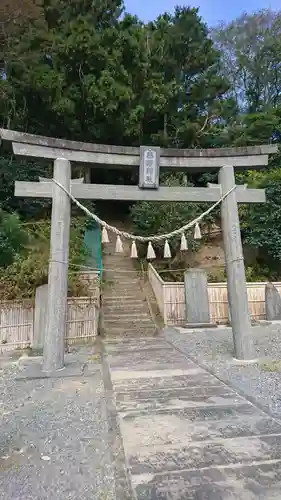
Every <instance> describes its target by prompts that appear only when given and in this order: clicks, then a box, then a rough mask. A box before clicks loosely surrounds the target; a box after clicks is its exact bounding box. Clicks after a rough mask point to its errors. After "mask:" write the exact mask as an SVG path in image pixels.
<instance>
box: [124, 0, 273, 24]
mask: <svg viewBox="0 0 281 500" xmlns="http://www.w3.org/2000/svg"><path fill="white" fill-rule="evenodd" d="M177 4H179V5H184V4H185V5H191V6H192V7H199V8H200V15H201V16H202V17H203V19H204V20H205V21H206V22H207V23H208V24H209V26H214V25H216V24H217V23H218V22H219V21H231V20H232V19H235V18H236V17H238V16H239V15H240V14H241V13H242V12H243V11H245V10H246V11H247V12H253V11H255V10H259V9H265V8H271V9H273V10H277V9H278V7H279V9H280V8H281V2H280V0H246V1H245V0H194V1H193V2H190V3H189V2H185V1H184V0H183V1H181V0H178V1H176V0H125V5H126V9H127V11H128V12H130V14H137V15H138V17H140V18H141V19H142V20H143V21H148V20H153V19H155V18H156V17H157V16H158V15H159V14H161V13H163V12H165V11H173V9H174V6H175V5H177Z"/></svg>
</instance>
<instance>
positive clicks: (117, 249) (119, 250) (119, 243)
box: [115, 235, 123, 253]
mask: <svg viewBox="0 0 281 500" xmlns="http://www.w3.org/2000/svg"><path fill="white" fill-rule="evenodd" d="M115 252H116V253H123V244H122V240H121V238H120V236H119V235H118V236H117V238H116V247H115Z"/></svg>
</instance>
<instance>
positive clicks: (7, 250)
mask: <svg viewBox="0 0 281 500" xmlns="http://www.w3.org/2000/svg"><path fill="white" fill-rule="evenodd" d="M27 239H28V238H27V234H26V232H25V231H24V230H23V229H22V225H21V222H20V220H19V217H18V216H17V215H15V214H7V213H5V212H3V211H2V210H1V211H0V266H1V267H7V266H9V265H11V264H12V263H13V261H14V260H15V258H16V257H17V256H18V255H19V254H20V253H21V252H23V250H24V246H25V244H26V243H27Z"/></svg>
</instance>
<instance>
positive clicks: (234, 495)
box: [133, 461, 281, 500]
mask: <svg viewBox="0 0 281 500" xmlns="http://www.w3.org/2000/svg"><path fill="white" fill-rule="evenodd" d="M133 484H134V486H135V490H136V494H137V499H138V500H146V499H150V500H170V499H173V500H238V499H239V500H256V499H260V500H261V499H266V500H279V499H280V489H281V462H280V461H277V462H276V463H261V464H260V465H251V466H244V465H240V466H238V467H236V468H231V467H226V468H219V469H218V468H209V469H204V471H202V470H200V469H196V470H193V471H181V472H179V473H178V472H177V473H169V474H159V475H157V476H153V475H151V476H150V475H147V476H146V477H145V476H133Z"/></svg>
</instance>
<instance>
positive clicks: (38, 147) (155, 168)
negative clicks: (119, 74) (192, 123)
mask: <svg viewBox="0 0 281 500" xmlns="http://www.w3.org/2000/svg"><path fill="white" fill-rule="evenodd" d="M0 136H1V139H2V141H4V142H5V141H8V142H12V147H13V152H14V154H15V155H19V156H24V157H31V158H34V157H35V158H45V159H50V160H54V174H53V178H54V179H55V180H57V181H58V182H59V183H60V184H62V185H63V186H64V187H65V188H66V190H68V191H71V193H72V195H73V196H74V197H75V198H80V199H94V200H97V199H103V200H128V201H137V200H147V201H148V200H149V201H175V202H176V201H184V202H213V203H214V202H216V201H218V200H219V199H220V198H221V196H222V195H224V194H226V193H227V192H228V191H229V190H231V188H233V187H234V186H235V178H234V171H235V170H238V169H246V170H249V169H257V168H261V167H264V166H265V165H267V164H268V155H269V154H272V153H275V152H276V151H277V146H275V145H270V146H269V145H267V146H252V147H243V148H221V149H205V150H198V149H192V150H189V149H182V150H181V149H160V148H154V147H144V146H141V147H140V148H134V147H123V146H108V145H101V144H89V143H83V142H76V141H67V140H63V139H54V138H49V137H42V136H36V135H31V134H25V133H21V132H16V131H12V130H5V129H0ZM71 162H78V163H84V164H91V165H93V166H94V165H99V166H100V165H101V164H102V165H105V166H106V167H108V168H110V167H111V168H116V167H123V168H124V167H129V168H138V167H140V176H139V178H140V183H139V186H115V185H105V184H100V185H97V184H83V183H80V182H78V183H77V182H71ZM159 167H160V168H161V169H162V168H163V169H167V168H168V169H171V170H186V171H191V172H195V171H196V172H197V171H212V170H219V184H218V185H214V184H211V185H209V187H207V188H191V187H159ZM146 188H147V189H146ZM15 195H16V196H22V197H26V196H30V197H39V198H52V200H53V203H52V227H51V246H50V263H49V279H48V285H49V286H48V315H47V325H46V334H45V343H44V360H43V370H45V371H47V372H51V371H54V370H58V369H61V368H63V366H64V337H65V318H66V306H67V288H68V286H67V285H68V253H69V227H70V207H71V203H70V199H69V197H68V196H67V194H66V193H65V192H64V191H62V189H60V187H59V186H58V185H56V184H55V183H53V182H46V180H45V179H44V180H43V182H42V181H41V182H17V181H16V182H15ZM262 202H265V191H264V190H263V189H247V187H246V186H239V187H237V188H236V189H235V190H233V191H232V192H231V193H230V194H229V195H228V196H227V197H226V198H225V199H224V201H223V202H222V204H221V218H222V230H223V241H224V250H225V263H226V272H227V288H228V302H229V307H230V314H231V321H232V331H233V338H234V345H235V350H236V357H237V358H238V359H244V360H250V359H252V358H253V346H252V338H251V320H250V315H249V308H248V296H247V287H246V278H245V267H244V258H243V250H242V243H241V235H240V224H239V217H238V205H237V203H262Z"/></svg>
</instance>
